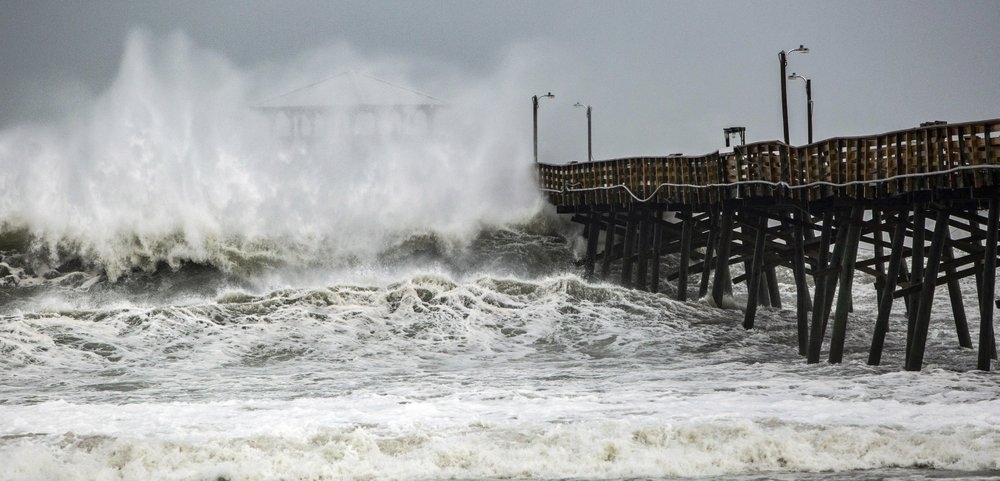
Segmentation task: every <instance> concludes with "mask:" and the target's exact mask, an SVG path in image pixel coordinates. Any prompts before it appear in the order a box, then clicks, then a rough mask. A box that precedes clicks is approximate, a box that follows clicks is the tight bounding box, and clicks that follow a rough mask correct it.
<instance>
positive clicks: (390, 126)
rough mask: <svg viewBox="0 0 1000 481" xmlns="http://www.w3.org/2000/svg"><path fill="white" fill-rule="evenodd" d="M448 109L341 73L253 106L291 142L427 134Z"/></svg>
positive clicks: (382, 82)
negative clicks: (342, 135) (339, 135)
mask: <svg viewBox="0 0 1000 481" xmlns="http://www.w3.org/2000/svg"><path fill="white" fill-rule="evenodd" d="M445 106H446V103H445V102H444V101H442V100H440V99H437V98H435V97H432V96H430V95H427V94H425V93H422V92H418V91H416V90H414V89H411V88H408V87H403V86H401V85H397V84H394V83H392V82H389V81H387V80H382V79H380V78H378V77H375V76H372V75H368V74H364V73H359V72H355V71H348V72H342V73H339V74H337V75H334V76H332V77H329V78H326V79H323V80H320V81H318V82H315V83H312V84H309V85H306V86H304V87H300V88H297V89H295V90H292V91H289V92H286V93H284V94H281V95H278V96H276V97H273V98H270V99H268V100H265V101H263V102H261V103H260V104H258V105H256V106H254V109H255V110H257V111H259V112H262V113H264V114H265V115H267V117H268V119H270V121H271V125H272V128H273V129H274V131H275V132H277V133H278V135H280V136H281V137H283V138H285V139H288V140H292V141H310V140H314V139H319V138H323V137H326V136H329V135H331V134H332V133H348V134H351V135H356V136H363V137H374V136H379V135H398V134H402V133H416V134H426V133H429V132H430V131H431V129H432V127H433V123H434V117H435V115H436V114H437V112H438V110H440V109H442V108H444V107H445Z"/></svg>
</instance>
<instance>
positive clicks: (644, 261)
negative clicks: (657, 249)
mask: <svg viewBox="0 0 1000 481" xmlns="http://www.w3.org/2000/svg"><path fill="white" fill-rule="evenodd" d="M650 213H651V212H650V211H649V210H645V209H644V210H641V211H639V268H638V269H636V271H637V279H636V281H635V288H636V289H639V290H640V291H644V290H646V279H647V275H646V274H647V273H648V272H649V225H650V220H649V217H650Z"/></svg>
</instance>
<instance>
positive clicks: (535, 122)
mask: <svg viewBox="0 0 1000 481" xmlns="http://www.w3.org/2000/svg"><path fill="white" fill-rule="evenodd" d="M555 97H556V96H555V95H552V92H549V93H547V94H545V95H542V96H541V98H543V99H544V98H550V99H553V98H555ZM538 99H539V96H538V95H532V96H531V106H532V109H533V110H532V126H533V130H534V133H535V163H536V164H537V163H538Z"/></svg>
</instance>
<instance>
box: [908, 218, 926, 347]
mask: <svg viewBox="0 0 1000 481" xmlns="http://www.w3.org/2000/svg"><path fill="white" fill-rule="evenodd" d="M926 220H927V215H926V209H925V207H924V204H917V206H916V207H915V208H914V209H913V237H911V239H912V249H911V256H912V257H911V258H910V264H911V266H910V283H909V284H910V285H911V286H912V285H914V284H917V283H919V282H920V279H922V278H923V276H924V237H925V233H926V231H927V225H926ZM919 296H920V292H916V293H914V294H910V310H909V312H908V313H907V314H908V315H907V322H906V359H907V361H906V363H905V364H906V365H909V364H910V361H909V359H910V352H911V349H912V347H913V331H914V329H915V328H916V324H917V311H919V310H920V309H919V307H920V297H919Z"/></svg>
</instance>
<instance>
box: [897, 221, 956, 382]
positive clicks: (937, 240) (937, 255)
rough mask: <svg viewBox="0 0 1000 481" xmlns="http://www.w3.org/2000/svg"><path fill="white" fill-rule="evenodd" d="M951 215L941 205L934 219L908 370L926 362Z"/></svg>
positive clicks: (907, 357) (912, 369)
mask: <svg viewBox="0 0 1000 481" xmlns="http://www.w3.org/2000/svg"><path fill="white" fill-rule="evenodd" d="M949 215H950V212H949V208H948V207H947V206H944V207H941V208H939V210H938V215H937V219H936V220H935V221H934V237H932V238H931V249H930V255H929V256H928V257H927V268H926V269H925V272H924V278H923V283H922V284H921V286H920V297H919V299H918V302H917V309H916V311H917V315H916V316H915V318H914V321H915V322H914V329H913V337H912V342H911V345H910V352H909V354H908V355H907V356H906V370H907V371H919V370H920V369H921V367H923V364H924V349H925V348H926V346H927V330H928V328H929V326H930V320H931V305H932V304H933V303H934V288H935V285H936V284H937V275H938V269H939V267H940V266H941V253H942V252H943V251H944V238H945V233H946V232H947V231H948V216H949Z"/></svg>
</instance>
